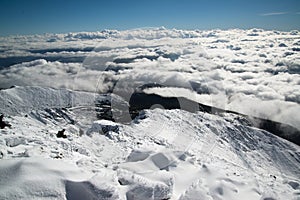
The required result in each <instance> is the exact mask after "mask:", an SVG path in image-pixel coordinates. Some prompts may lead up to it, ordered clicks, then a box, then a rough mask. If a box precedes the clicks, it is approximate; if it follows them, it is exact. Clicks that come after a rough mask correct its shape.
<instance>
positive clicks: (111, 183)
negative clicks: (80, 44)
mask: <svg viewBox="0 0 300 200" xmlns="http://www.w3.org/2000/svg"><path fill="white" fill-rule="evenodd" d="M28 89H29V88H23V89H20V88H18V90H20V91H22V90H23V91H25V90H28ZM14 90H16V89H15V88H13V89H10V90H8V91H10V92H11V93H12V91H14ZM32 90H33V91H36V90H37V88H32ZM41 90H42V91H43V90H44V89H41ZM4 91H5V90H4ZM4 91H2V93H1V95H3V94H4V93H3V92H4ZM49 91H52V89H49ZM59 91H60V90H59ZM52 92H53V91H52ZM27 93H28V94H30V93H29V92H27ZM50 93H51V92H50ZM83 96H86V97H89V95H88V94H85V93H84V95H83ZM14 97H16V96H14ZM24 98H25V97H24ZM28 98H29V97H28ZM39 101H41V102H40V103H41V105H44V104H43V103H42V102H43V101H47V98H45V99H39ZM23 102H27V103H28V102H30V101H23ZM31 103H33V102H31ZM79 103H80V101H79ZM24 105H25V104H24ZM29 105H31V104H29ZM45 105H46V104H45ZM47 106H48V104H47ZM47 106H46V107H47ZM2 109H3V108H2ZM8 109H10V108H8ZM18 111H19V110H18ZM23 111H24V110H22V112H23ZM32 113H34V114H32ZM4 114H5V117H4V120H5V121H6V122H7V123H9V124H11V127H10V128H8V127H6V128H4V129H1V135H0V149H1V152H0V153H1V160H0V177H1V178H0V186H1V187H0V198H1V199H19V198H27V199H57V198H59V199H199V198H200V199H230V200H234V199H236V200H239V199H251V200H252V199H257V200H260V199H264V200H267V199H299V198H300V187H299V179H300V173H299V172H300V167H299V166H300V147H299V146H297V145H295V144H292V143H290V142H288V141H285V140H283V139H281V138H278V137H277V136H274V135H272V134H270V133H268V132H266V131H262V130H260V129H257V128H253V127H249V126H247V124H246V123H245V122H244V121H243V118H242V117H240V116H237V115H234V114H223V116H216V115H211V114H208V113H202V112H197V113H189V112H186V111H183V110H162V109H154V110H145V111H142V112H141V113H140V114H139V115H138V116H137V117H136V118H135V119H134V120H133V121H132V122H131V123H130V124H127V125H125V124H120V123H117V122H111V121H108V120H104V119H102V120H99V119H98V120H97V119H95V116H94V113H93V112H88V111H85V112H83V111H82V110H77V109H74V108H72V107H70V108H60V107H51V106H50V107H48V108H47V109H45V107H44V106H41V107H39V109H36V110H34V111H31V114H30V113H29V114H27V115H26V114H25V113H21V114H18V115H15V116H10V115H7V114H6V113H4ZM80 115H83V116H80ZM37 116H38V117H37ZM70 119H72V120H73V123H70ZM61 129H66V131H65V134H66V136H67V137H66V138H57V136H56V133H57V132H58V131H59V130H61Z"/></svg>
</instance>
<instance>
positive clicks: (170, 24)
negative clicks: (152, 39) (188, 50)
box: [0, 0, 300, 35]
mask: <svg viewBox="0 0 300 200" xmlns="http://www.w3.org/2000/svg"><path fill="white" fill-rule="evenodd" d="M158 26H165V27H166V28H178V29H213V28H221V29H228V28H254V27H257V28H264V29H277V30H293V29H298V30H300V0H247V1H244V0H180V1H179V0H147V1H146V0H119V1H118V0H106V1H101V0H98V1H96V0H94V1H88V0H86V1H83V0H80V1H79V0H77V1H76V0H73V1H70V0H1V1H0V35H11V34H13V35H15V34H36V33H37V34H41V33H65V32H75V31H97V30H103V29H118V30H123V29H131V28H139V27H158Z"/></svg>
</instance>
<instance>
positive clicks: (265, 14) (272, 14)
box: [260, 12, 287, 16]
mask: <svg viewBox="0 0 300 200" xmlns="http://www.w3.org/2000/svg"><path fill="white" fill-rule="evenodd" d="M285 14H287V12H270V13H262V14H260V16H274V15H285Z"/></svg>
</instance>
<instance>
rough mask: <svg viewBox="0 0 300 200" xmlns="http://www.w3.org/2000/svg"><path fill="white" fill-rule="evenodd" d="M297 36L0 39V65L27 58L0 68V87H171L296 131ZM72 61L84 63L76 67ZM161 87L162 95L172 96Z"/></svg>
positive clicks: (122, 34)
mask: <svg viewBox="0 0 300 200" xmlns="http://www.w3.org/2000/svg"><path fill="white" fill-rule="evenodd" d="M269 14H270V13H269ZM273 14H274V13H273ZM275 14H276V13H275ZM277 14H279V13H277ZM265 16H267V15H265ZM104 36H105V37H104ZM298 37H299V32H295V31H294V32H293V33H292V34H291V33H289V32H279V31H276V32H275V31H264V30H260V29H251V30H238V29H234V30H227V31H222V30H211V31H198V30H194V31H185V30H168V29H146V30H145V29H141V30H127V31H108V30H107V31H103V32H96V33H70V34H49V35H44V36H17V37H8V38H0V43H1V44H3V45H2V46H1V49H0V51H1V52H2V53H1V59H2V60H5V59H7V60H9V59H10V58H14V59H16V58H17V59H16V60H18V59H19V58H22V59H24V58H25V59H27V58H32V59H33V60H29V62H23V63H19V64H17V65H14V66H11V67H9V68H5V69H3V70H1V71H0V86H1V87H2V88H4V87H10V86H11V85H42V86H50V87H56V88H62V87H67V88H70V89H76V90H85V91H92V92H94V91H99V92H107V91H108V90H110V89H112V88H113V87H115V91H116V90H117V89H119V90H120V89H125V88H127V89H128V88H129V89H128V90H129V92H132V90H133V89H134V88H132V87H136V86H140V85H143V84H147V83H154V82H155V83H159V84H161V85H163V86H167V87H170V88H177V89H176V91H177V92H176V93H174V92H173V93H174V95H175V96H176V95H177V96H180V95H181V96H182V95H183V96H187V97H190V98H193V99H195V98H196V99H197V101H200V102H204V103H212V102H218V104H219V105H222V104H223V105H224V104H225V105H224V107H226V106H227V107H228V108H230V109H233V110H236V111H239V112H245V114H251V115H258V116H265V117H268V118H271V119H273V120H280V121H282V122H286V123H289V124H292V125H294V126H297V124H300V123H297V122H299V120H298V119H300V118H295V117H294V116H296V115H295V114H296V113H294V112H298V113H300V108H299V103H300V92H299V91H300V84H299V83H300V75H299V70H298V66H299V64H300V56H299V51H297V49H294V50H293V48H294V46H295V45H294V43H295V40H297V38H298ZM53 38H54V39H53ZM105 38H106V39H105ZM51 39H53V40H51ZM49 40H50V41H49ZM225 40H226V41H225ZM216 41H218V42H216ZM282 43H283V44H285V45H284V47H283V45H280V44H282ZM94 47H95V49H93V48H94ZM235 47H238V48H235ZM291 52H292V53H291ZM287 54H288V57H287ZM22 56H23V57H22ZM76 57H81V58H84V57H85V59H84V61H83V63H80V62H79V61H78V60H76ZM22 59H21V61H22ZM116 59H117V60H116ZM21 61H20V62H21ZM27 61H28V60H27ZM117 61H118V62H117ZM297 70H298V71H297ZM130 88H131V89H130ZM183 88H185V89H183ZM167 89H168V88H165V89H164V90H163V92H164V93H166V94H169V95H170V94H172V93H170V92H169V93H168V92H167ZM186 89H192V90H194V92H192V93H189V92H187V90H186ZM156 92H159V91H158V90H156ZM197 92H198V94H196V93H197ZM223 94H226V96H225V97H224V95H223ZM211 97H213V98H211ZM212 99H213V101H212ZM220 102H221V103H220ZM223 105H222V106H223ZM261 105H264V106H261ZM264 107H265V108H266V109H264ZM279 110H280V112H279ZM270 113H271V114H270ZM288 113H290V114H291V115H290V116H289V115H288ZM288 116H289V117H288Z"/></svg>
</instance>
